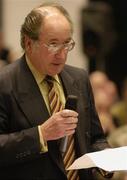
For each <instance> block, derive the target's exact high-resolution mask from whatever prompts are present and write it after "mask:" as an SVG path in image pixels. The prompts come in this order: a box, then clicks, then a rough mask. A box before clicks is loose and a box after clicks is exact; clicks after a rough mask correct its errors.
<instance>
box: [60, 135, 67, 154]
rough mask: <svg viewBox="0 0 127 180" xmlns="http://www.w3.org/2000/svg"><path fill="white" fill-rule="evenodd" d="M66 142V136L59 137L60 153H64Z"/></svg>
mask: <svg viewBox="0 0 127 180" xmlns="http://www.w3.org/2000/svg"><path fill="white" fill-rule="evenodd" d="M67 142H68V136H65V137H63V138H62V139H61V142H60V151H61V153H62V154H64V153H65V151H66V149H67Z"/></svg>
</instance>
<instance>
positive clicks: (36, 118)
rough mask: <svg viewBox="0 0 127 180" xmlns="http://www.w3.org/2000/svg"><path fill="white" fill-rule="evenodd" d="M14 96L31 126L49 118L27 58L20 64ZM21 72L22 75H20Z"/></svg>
mask: <svg viewBox="0 0 127 180" xmlns="http://www.w3.org/2000/svg"><path fill="white" fill-rule="evenodd" d="M19 63H20V64H19V66H18V70H17V81H16V84H15V81H14V83H13V87H14V90H13V94H14V96H15V98H16V100H17V102H18V104H19V106H20V107H21V109H22V111H23V112H24V114H25V116H26V117H27V120H28V122H29V124H30V125H31V126H35V125H38V124H41V123H42V122H43V121H45V120H46V119H47V118H48V117H49V113H48V110H47V108H46V105H45V103H44V99H43V97H42V95H41V93H40V91H39V88H38V85H37V83H36V81H35V80H34V78H33V75H32V73H31V71H30V70H29V68H28V66H27V64H26V61H25V58H23V59H22V60H21V61H20V62H19ZM18 72H20V73H18Z"/></svg>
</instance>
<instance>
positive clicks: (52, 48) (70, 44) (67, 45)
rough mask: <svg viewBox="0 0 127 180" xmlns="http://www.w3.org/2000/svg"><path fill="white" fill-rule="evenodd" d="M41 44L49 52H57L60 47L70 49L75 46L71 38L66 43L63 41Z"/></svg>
mask: <svg viewBox="0 0 127 180" xmlns="http://www.w3.org/2000/svg"><path fill="white" fill-rule="evenodd" d="M43 45H44V46H45V47H46V48H47V49H48V51H50V52H51V53H57V52H58V51H59V50H61V49H64V50H66V51H71V50H72V49H73V48H74V46H75V42H74V40H73V39H71V40H70V41H69V42H68V43H63V44H43Z"/></svg>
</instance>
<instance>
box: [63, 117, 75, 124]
mask: <svg viewBox="0 0 127 180" xmlns="http://www.w3.org/2000/svg"><path fill="white" fill-rule="evenodd" d="M64 123H65V124H77V123H78V118H75V117H68V118H65V120H64Z"/></svg>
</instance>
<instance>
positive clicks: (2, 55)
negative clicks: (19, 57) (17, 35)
mask: <svg viewBox="0 0 127 180" xmlns="http://www.w3.org/2000/svg"><path fill="white" fill-rule="evenodd" d="M0 59H1V60H2V61H4V62H5V63H4V64H8V63H10V62H11V59H12V58H11V51H10V49H9V48H7V47H6V45H5V43H4V36H3V32H2V30H1V29H0Z"/></svg>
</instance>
